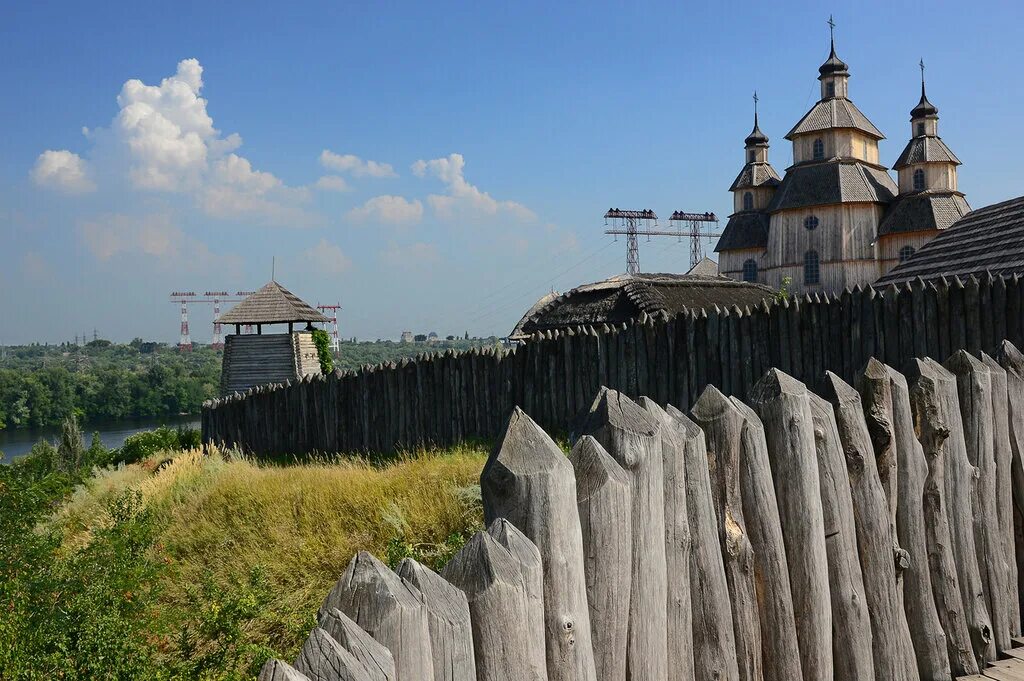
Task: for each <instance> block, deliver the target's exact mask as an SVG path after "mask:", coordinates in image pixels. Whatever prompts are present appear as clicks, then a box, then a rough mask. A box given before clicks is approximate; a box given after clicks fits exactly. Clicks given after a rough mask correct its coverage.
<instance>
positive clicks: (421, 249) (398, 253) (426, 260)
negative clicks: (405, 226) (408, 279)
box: [380, 242, 441, 269]
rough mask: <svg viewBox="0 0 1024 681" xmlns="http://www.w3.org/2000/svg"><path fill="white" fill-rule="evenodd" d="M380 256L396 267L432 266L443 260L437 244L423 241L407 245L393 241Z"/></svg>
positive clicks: (386, 262)
mask: <svg viewBox="0 0 1024 681" xmlns="http://www.w3.org/2000/svg"><path fill="white" fill-rule="evenodd" d="M380 257H381V260H383V261H384V263H385V264H387V265H388V266H390V267H393V268H396V269H409V268H413V267H430V266H433V265H436V264H437V263H439V262H440V261H441V254H440V253H439V252H438V250H437V246H435V245H434V244H427V243H422V242H417V243H412V244H409V245H406V246H402V245H398V244H394V243H393V244H391V245H390V246H389V247H388V249H387V250H385V251H383V252H382V253H381V254H380Z"/></svg>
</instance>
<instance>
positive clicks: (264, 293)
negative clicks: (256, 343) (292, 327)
mask: <svg viewBox="0 0 1024 681" xmlns="http://www.w3.org/2000/svg"><path fill="white" fill-rule="evenodd" d="M217 321H218V322H220V323H221V324H287V323H289V322H329V321H330V319H328V318H327V317H326V316H324V315H323V314H321V313H319V312H317V311H316V310H314V309H313V308H312V307H310V306H309V305H308V304H306V303H305V302H304V301H303V300H302V299H301V298H299V297H298V296H297V295H295V294H294V293H292V292H291V291H289V290H288V289H286V288H285V287H284V286H281V285H280V284H278V283H277V282H276V281H271V282H270V283H268V284H266V285H265V286H264V287H263V288H261V289H260V290H259V291H256V293H253V294H252V295H251V296H249V297H248V298H246V299H245V300H243V301H242V302H240V303H239V304H238V305H235V306H234V307H233V308H231V309H230V310H228V311H227V312H225V313H224V314H222V315H221V316H220V318H219V319H217Z"/></svg>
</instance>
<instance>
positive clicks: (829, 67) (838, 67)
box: [818, 43, 850, 76]
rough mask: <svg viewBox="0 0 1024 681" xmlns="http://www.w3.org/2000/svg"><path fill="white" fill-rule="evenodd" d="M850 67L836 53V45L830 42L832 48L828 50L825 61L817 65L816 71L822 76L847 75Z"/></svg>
mask: <svg viewBox="0 0 1024 681" xmlns="http://www.w3.org/2000/svg"><path fill="white" fill-rule="evenodd" d="M849 69H850V67H849V66H848V65H847V63H846V62H844V61H843V60H842V59H840V58H839V57H838V56H837V55H836V45H835V43H832V50H831V52H829V55H828V59H826V60H825V63H824V64H822V65H821V66H819V67H818V73H820V74H821V75H822V76H848V75H850V71H849Z"/></svg>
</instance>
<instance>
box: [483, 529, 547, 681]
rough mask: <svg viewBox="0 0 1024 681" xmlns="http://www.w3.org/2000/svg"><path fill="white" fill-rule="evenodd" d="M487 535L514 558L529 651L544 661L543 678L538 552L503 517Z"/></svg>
mask: <svg viewBox="0 0 1024 681" xmlns="http://www.w3.org/2000/svg"><path fill="white" fill-rule="evenodd" d="M487 534H489V535H490V536H491V538H492V539H494V540H495V541H497V542H498V543H499V544H500V545H502V546H504V547H505V548H506V549H507V550H508V552H509V553H510V554H511V555H512V558H513V559H515V561H516V565H517V566H518V567H519V573H520V574H521V575H522V576H523V586H524V588H525V589H526V604H527V616H528V618H529V620H528V624H529V632H530V645H531V649H536V650H540V651H542V652H541V657H542V658H543V659H545V662H544V666H545V672H544V676H545V678H546V677H547V671H546V668H547V662H546V659H547V652H546V648H547V642H546V641H545V637H544V609H545V605H544V564H543V559H542V558H541V555H540V549H538V548H537V545H536V544H534V543H533V542H532V541H531V540H530V538H529V537H527V536H526V535H525V534H523V533H522V531H521V530H520V529H519V528H518V527H516V526H515V525H513V524H512V523H511V522H509V521H508V520H506V519H505V518H497V519H495V521H494V522H492V523H491V524H490V525H489V526H488V527H487Z"/></svg>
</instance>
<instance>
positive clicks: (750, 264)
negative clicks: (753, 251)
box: [743, 258, 757, 281]
mask: <svg viewBox="0 0 1024 681" xmlns="http://www.w3.org/2000/svg"><path fill="white" fill-rule="evenodd" d="M743 281H757V261H756V260H754V259H753V258H750V259H749V260H745V261H744V262H743Z"/></svg>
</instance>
